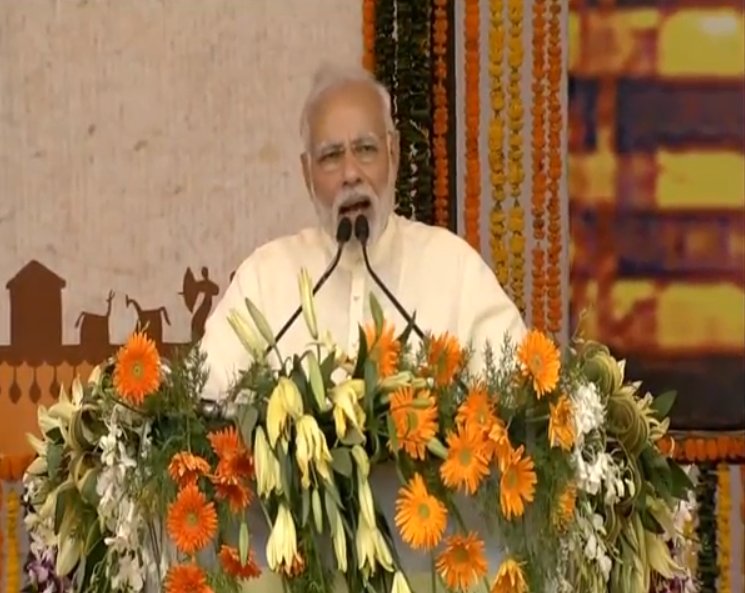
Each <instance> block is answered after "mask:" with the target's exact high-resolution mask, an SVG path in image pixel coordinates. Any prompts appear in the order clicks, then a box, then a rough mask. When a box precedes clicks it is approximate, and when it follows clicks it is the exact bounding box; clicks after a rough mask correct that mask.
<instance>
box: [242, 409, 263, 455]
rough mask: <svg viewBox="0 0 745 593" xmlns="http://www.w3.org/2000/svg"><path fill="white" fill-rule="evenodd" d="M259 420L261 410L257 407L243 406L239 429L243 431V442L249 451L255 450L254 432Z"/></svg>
mask: <svg viewBox="0 0 745 593" xmlns="http://www.w3.org/2000/svg"><path fill="white" fill-rule="evenodd" d="M258 419H259V409H258V408H257V407H256V406H253V405H252V406H243V409H242V410H241V415H240V419H239V421H238V428H239V429H240V431H241V438H242V439H243V442H244V443H245V444H246V446H247V447H248V448H249V449H253V431H254V428H255V427H256V421H257V420H258Z"/></svg>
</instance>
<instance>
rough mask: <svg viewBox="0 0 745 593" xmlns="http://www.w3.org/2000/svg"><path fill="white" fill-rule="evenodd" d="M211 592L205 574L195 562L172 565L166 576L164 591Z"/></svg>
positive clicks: (176, 592)
mask: <svg viewBox="0 0 745 593" xmlns="http://www.w3.org/2000/svg"><path fill="white" fill-rule="evenodd" d="M187 591H188V593H212V589H211V588H210V587H209V585H207V576H206V575H205V574H204V571H203V570H202V569H201V568H200V567H199V566H197V565H196V564H179V565H177V566H172V567H171V568H170V569H169V570H168V575H167V576H166V593H186V592H187Z"/></svg>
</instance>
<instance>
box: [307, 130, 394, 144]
mask: <svg viewBox="0 0 745 593" xmlns="http://www.w3.org/2000/svg"><path fill="white" fill-rule="evenodd" d="M330 132H333V131H330ZM315 140H316V142H315V145H316V147H317V148H327V147H329V146H341V145H344V144H346V143H347V142H350V143H355V142H365V141H373V142H381V141H382V140H383V139H382V138H381V136H380V134H378V133H377V132H374V131H372V130H369V131H363V132H360V133H356V134H355V133H352V134H343V133H339V132H337V133H336V134H334V133H329V134H326V135H324V137H321V136H318V137H316V138H315Z"/></svg>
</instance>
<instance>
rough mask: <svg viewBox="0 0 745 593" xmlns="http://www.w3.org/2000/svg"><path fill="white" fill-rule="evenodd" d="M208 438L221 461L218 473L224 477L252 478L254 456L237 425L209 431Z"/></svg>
mask: <svg viewBox="0 0 745 593" xmlns="http://www.w3.org/2000/svg"><path fill="white" fill-rule="evenodd" d="M207 438H208V439H209V441H210V445H212V450H213V451H214V452H215V454H216V455H217V457H218V459H219V462H218V465H217V474H218V475H220V476H222V477H238V478H250V477H251V476H253V470H254V466H253V458H252V457H251V454H250V453H249V452H248V451H247V450H246V446H245V445H244V443H243V439H241V436H240V435H239V434H238V431H237V430H236V428H235V426H229V427H227V428H224V429H223V430H219V431H214V432H211V433H209V435H208V436H207Z"/></svg>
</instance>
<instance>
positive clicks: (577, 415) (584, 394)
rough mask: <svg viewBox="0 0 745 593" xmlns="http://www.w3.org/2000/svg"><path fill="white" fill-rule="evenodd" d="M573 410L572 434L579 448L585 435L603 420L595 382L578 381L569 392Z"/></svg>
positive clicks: (603, 412)
mask: <svg viewBox="0 0 745 593" xmlns="http://www.w3.org/2000/svg"><path fill="white" fill-rule="evenodd" d="M571 400H572V408H573V410H574V434H575V435H576V446H577V447H578V448H581V447H582V446H583V445H584V442H585V436H586V435H588V434H590V433H591V432H592V431H594V430H597V429H598V428H600V427H601V426H602V425H603V423H604V422H605V406H603V403H602V402H601V401H600V394H599V393H598V388H597V387H596V386H595V383H584V382H583V383H580V385H579V386H578V387H577V389H575V390H574V392H573V393H572V394H571Z"/></svg>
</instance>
